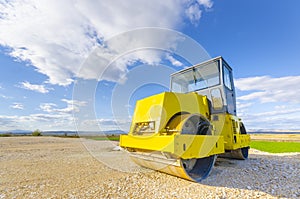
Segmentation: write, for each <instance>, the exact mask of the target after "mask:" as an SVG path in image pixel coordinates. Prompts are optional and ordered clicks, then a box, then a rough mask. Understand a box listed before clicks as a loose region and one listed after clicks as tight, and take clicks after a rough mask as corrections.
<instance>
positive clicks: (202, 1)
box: [197, 0, 213, 8]
mask: <svg viewBox="0 0 300 199" xmlns="http://www.w3.org/2000/svg"><path fill="white" fill-rule="evenodd" d="M197 1H198V3H199V4H200V5H203V6H204V7H205V8H212V6H213V2H212V1H211V0H197Z"/></svg>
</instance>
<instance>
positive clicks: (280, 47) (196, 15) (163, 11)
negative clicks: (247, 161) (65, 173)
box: [0, 0, 300, 131]
mask: <svg viewBox="0 0 300 199" xmlns="http://www.w3.org/2000/svg"><path fill="white" fill-rule="evenodd" d="M299 7H300V2H299V1H297V0H289V1H279V0H278V1H271V0H264V1H258V0H257V1H238V0H227V1H221V0H215V1H213V0H198V1H196V0H183V1H180V0H175V1H171V0H170V1H151V2H150V1H138V0H136V1H134V2H131V3H128V2H124V1H113V2H112V1H84V2H82V1H76V0H75V1H71V0H66V1H63V2H54V1H50V0H49V1H43V2H41V1H37V0H29V1H23V0H19V1H0V63H1V64H0V69H1V73H0V107H1V109H0V130H13V129H26V130H34V129H41V130H76V129H78V130H99V129H100V130H112V129H121V130H125V131H126V130H128V126H129V124H130V119H131V114H132V112H133V109H134V104H135V101H136V100H137V99H141V98H143V97H145V96H148V95H152V94H155V93H159V92H162V91H166V90H168V83H169V77H168V75H169V74H170V73H172V72H174V71H177V70H180V69H182V68H184V67H186V66H189V64H191V63H190V61H187V60H186V59H187V56H190V58H191V59H193V58H192V56H194V57H196V59H195V60H197V58H199V61H201V60H202V61H203V60H204V59H205V58H207V55H209V57H215V56H219V55H221V56H223V57H224V58H225V60H226V61H227V62H228V63H229V64H230V65H231V66H232V68H233V69H234V78H235V85H236V88H237V105H238V115H239V116H240V117H241V118H242V119H243V121H244V122H245V125H246V127H247V128H248V129H250V130H259V129H268V130H299V129H300V113H299V112H300V105H299V103H300V87H299V85H300V67H299V63H300V57H299V55H300V45H299V44H300V24H299V23H300V22H299V19H300V13H299V11H298V8H299ZM145 27H156V28H167V30H170V31H169V32H168V33H167V32H164V33H163V34H159V35H157V34H156V33H155V31H146V32H143V31H139V30H141V29H143V28H145ZM163 30H164V29H163ZM163 30H162V32H163ZM171 30H174V31H177V32H176V33H172V34H170V32H171ZM128 31H131V32H129V33H128ZM180 33H182V35H184V37H185V39H186V40H185V41H187V40H193V41H195V42H197V43H198V44H199V45H201V46H202V47H203V48H204V49H203V51H201V52H203V54H201V53H199V51H200V50H201V49H200V48H197V50H196V49H195V48H190V49H186V54H185V55H186V56H180V55H177V54H176V53H173V52H174V49H175V51H176V48H177V47H178V46H180V42H182V39H180V38H179V34H180ZM168 34H170V35H168ZM162 35H163V36H162ZM187 38H188V39H187ZM147 46H155V47H156V49H149V48H146V47H147ZM143 47H145V48H143ZM204 51H205V52H204ZM177 52H178V51H177ZM197 53H199V57H197ZM206 53H207V54H206ZM200 54H201V55H200ZM100 58H101V59H100ZM195 60H193V61H192V62H195ZM109 63H110V64H109ZM104 66H105V67H104ZM74 116H75V119H74ZM76 117H78V118H80V119H79V120H77V119H78V118H76Z"/></svg>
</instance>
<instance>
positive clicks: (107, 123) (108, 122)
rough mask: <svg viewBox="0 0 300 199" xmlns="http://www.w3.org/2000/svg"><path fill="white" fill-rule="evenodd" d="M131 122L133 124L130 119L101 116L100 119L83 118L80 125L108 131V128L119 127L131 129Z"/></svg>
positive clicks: (114, 128) (115, 128)
mask: <svg viewBox="0 0 300 199" xmlns="http://www.w3.org/2000/svg"><path fill="white" fill-rule="evenodd" d="M130 124H131V120H130V119H124V118H122V119H109V118H99V119H91V120H83V121H82V122H81V124H80V125H82V126H85V127H86V128H87V129H92V130H100V131H107V130H117V129H122V130H124V129H126V130H129V127H130Z"/></svg>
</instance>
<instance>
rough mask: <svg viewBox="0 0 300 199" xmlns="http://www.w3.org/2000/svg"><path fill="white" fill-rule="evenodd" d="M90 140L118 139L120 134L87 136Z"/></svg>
mask: <svg viewBox="0 0 300 199" xmlns="http://www.w3.org/2000/svg"><path fill="white" fill-rule="evenodd" d="M88 138H89V139H92V140H100V141H101V140H110V141H119V140H120V136H101V137H88Z"/></svg>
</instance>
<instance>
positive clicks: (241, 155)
mask: <svg viewBox="0 0 300 199" xmlns="http://www.w3.org/2000/svg"><path fill="white" fill-rule="evenodd" d="M240 133H241V134H242V135H246V134H247V132H246V128H245V126H244V124H243V123H240ZM231 153H232V157H233V158H236V159H239V160H246V159H247V158H248V154H249V147H243V148H240V149H236V150H234V151H232V152H231Z"/></svg>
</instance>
